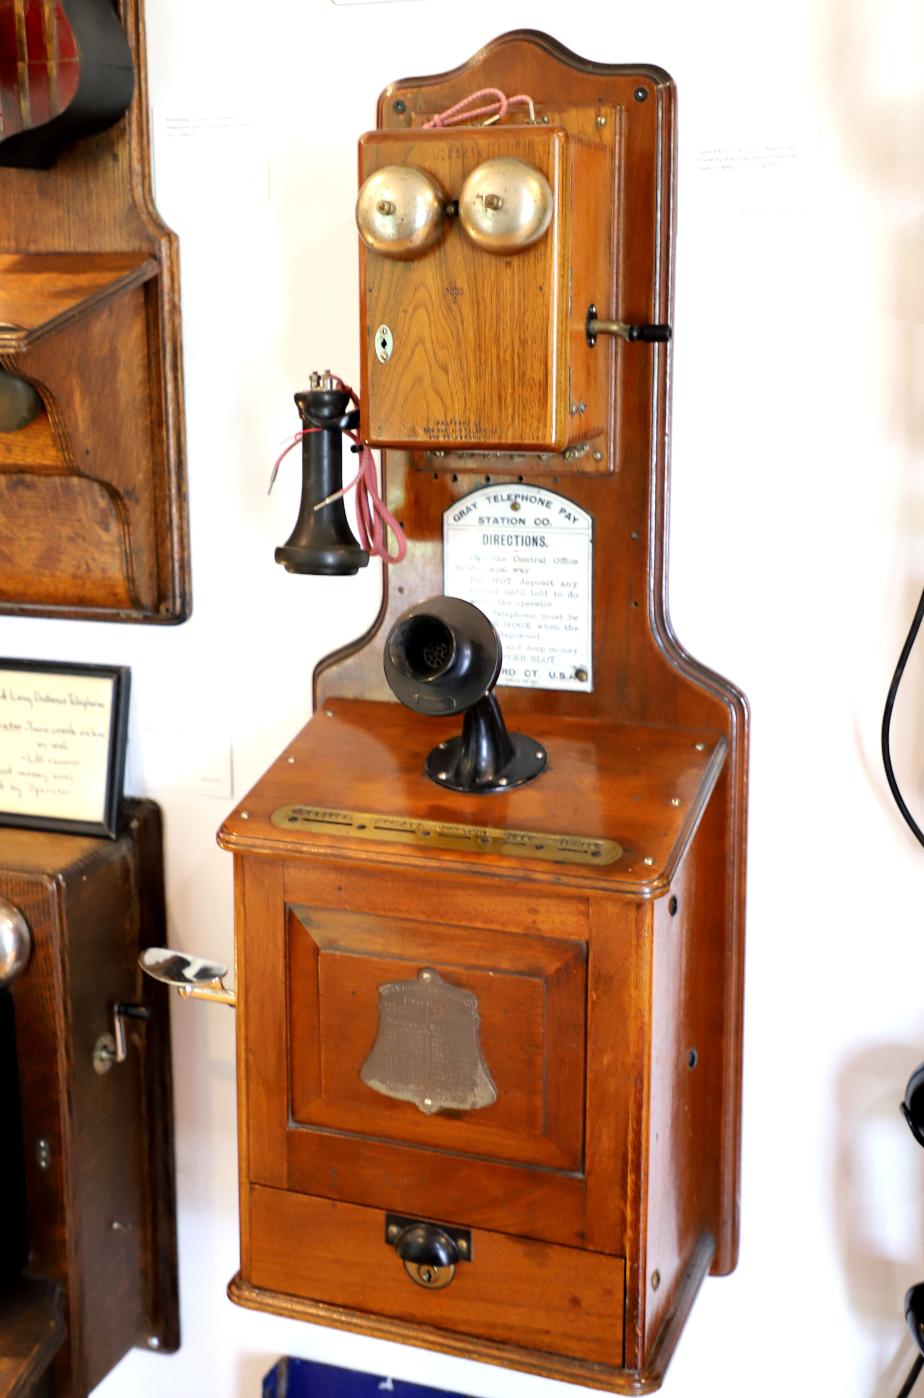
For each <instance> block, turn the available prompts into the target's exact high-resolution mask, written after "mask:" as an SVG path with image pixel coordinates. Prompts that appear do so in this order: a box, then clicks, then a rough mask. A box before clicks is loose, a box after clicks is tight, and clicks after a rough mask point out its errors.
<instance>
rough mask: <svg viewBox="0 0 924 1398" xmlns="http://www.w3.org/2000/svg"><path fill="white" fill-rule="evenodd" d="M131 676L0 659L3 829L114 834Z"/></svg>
mask: <svg viewBox="0 0 924 1398" xmlns="http://www.w3.org/2000/svg"><path fill="white" fill-rule="evenodd" d="M129 682H130V671H129V670H127V669H125V668H123V667H121V666H105V665H70V664H65V663H61V664H57V663H48V662H45V661H28V660H0V825H22V826H26V827H29V828H32V829H40V830H59V831H64V832H72V833H77V834H87V835H108V836H114V835H115V834H116V826H117V823H118V807H119V801H120V799H121V796H122V778H123V772H124V768H125V741H126V731H127V728H126V725H127V719H128V695H129Z"/></svg>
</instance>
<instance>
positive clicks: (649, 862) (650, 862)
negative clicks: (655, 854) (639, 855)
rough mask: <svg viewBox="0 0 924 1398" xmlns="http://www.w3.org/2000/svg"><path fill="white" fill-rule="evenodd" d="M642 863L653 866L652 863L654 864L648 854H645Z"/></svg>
mask: <svg viewBox="0 0 924 1398" xmlns="http://www.w3.org/2000/svg"><path fill="white" fill-rule="evenodd" d="M642 863H643V864H653V863H654V860H653V859H652V857H651V855H650V854H646V855H645V858H644V859H643V860H642Z"/></svg>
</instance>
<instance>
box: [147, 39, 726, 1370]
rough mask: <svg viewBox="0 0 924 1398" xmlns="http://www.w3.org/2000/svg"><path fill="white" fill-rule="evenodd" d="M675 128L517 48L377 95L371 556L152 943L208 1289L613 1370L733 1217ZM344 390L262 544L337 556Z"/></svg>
mask: <svg viewBox="0 0 924 1398" xmlns="http://www.w3.org/2000/svg"><path fill="white" fill-rule="evenodd" d="M485 89H490V90H491V91H490V92H488V93H487V94H486V95H482V93H483V91H484V90H485ZM505 94H506V95H505ZM492 115H493V116H495V117H499V118H500V119H498V120H494V121H493V123H489V124H485V122H486V119H489V118H490V117H491V116H492ZM674 122H675V98H674V87H673V84H672V82H671V80H670V79H669V78H668V77H667V75H666V74H665V73H664V72H662V71H661V70H660V69H657V68H651V67H632V68H629V67H619V66H607V65H603V64H598V63H592V62H588V61H586V60H583V59H580V58H577V57H575V56H574V55H573V54H570V53H568V52H567V51H565V50H564V49H563V48H562V47H561V46H560V45H558V44H557V43H555V42H554V41H553V40H551V39H549V38H548V37H546V36H544V35H542V34H538V33H529V32H527V33H515V34H509V35H506V36H504V37H503V38H501V39H498V40H496V41H495V42H493V43H491V44H489V45H488V47H487V48H485V49H484V50H482V51H481V52H480V53H479V54H477V55H476V56H475V57H474V58H473V59H472V60H471V61H470V62H469V63H467V64H465V65H463V66H462V67H461V68H459V69H456V70H455V71H453V72H451V73H447V74H443V75H440V76H437V77H432V78H420V79H413V80H409V81H405V82H400V83H396V84H394V85H392V86H391V87H389V88H387V89H386V91H385V93H384V94H383V96H382V98H381V99H380V103H379V110H378V129H377V130H376V131H374V132H371V133H370V134H368V135H366V136H364V137H363V139H362V140H361V142H360V186H361V189H360V196H359V203H358V211H357V218H358V223H359V228H360V232H361V235H362V237H361V244H360V267H361V285H362V309H361V345H362V386H361V394H360V399H361V405H362V406H361V409H360V422H359V427H358V436H359V439H360V441H361V443H362V444H364V445H374V446H378V447H384V448H386V449H387V458H386V459H385V460H384V463H383V468H382V475H383V487H382V495H383V508H384V509H385V510H387V511H388V515H389V518H391V519H393V520H394V522H395V524H396V526H397V528H398V529H400V531H401V532H402V534H403V536H404V541H405V547H406V553H405V554H404V556H403V560H402V561H401V562H400V563H396V565H395V566H394V568H392V569H388V570H386V572H387V573H388V576H387V577H386V580H385V587H384V595H383V601H382V607H381V611H380V613H379V615H378V617H377V619H376V621H375V623H374V625H373V627H372V628H371V630H370V631H369V633H368V634H367V635H365V636H364V637H363V638H362V639H361V640H360V641H359V642H357V643H355V644H352V645H349V646H347V647H345V648H344V649H342V650H340V651H338V652H336V653H335V654H333V655H331V656H329V657H328V658H327V659H326V660H325V661H323V662H322V664H321V665H320V666H319V667H318V670H317V672H316V674H315V686H314V687H315V714H314V717H313V718H312V720H311V722H310V723H309V724H308V725H307V727H306V728H305V729H304V730H303V731H302V732H301V733H300V734H299V735H298V736H297V737H296V738H295V739H294V741H293V742H292V743H291V745H290V746H289V747H288V748H287V749H286V750H285V751H284V752H283V753H282V754H281V755H280V758H279V760H278V762H276V763H275V764H274V765H273V766H272V767H271V768H270V770H269V771H268V772H267V773H266V775H265V776H264V777H263V778H262V779H261V780H260V781H259V782H258V783H257V785H256V786H255V787H254V789H253V790H252V791H251V792H250V793H249V795H248V796H247V797H246V798H245V799H244V800H243V801H242V802H241V804H240V805H239V806H238V807H237V809H236V810H235V811H234V812H233V813H232V814H231V815H230V816H229V818H228V820H227V821H226V822H225V824H224V826H223V827H222V830H221V833H220V837H219V838H220V842H221V843H222V845H223V846H224V847H225V848H227V849H230V850H231V851H233V853H234V856H235V860H234V863H235V886H236V910H237V911H236V925H237V940H236V970H237V983H236V989H235V990H234V991H231V990H229V989H227V988H226V987H225V985H224V980H223V977H224V974H225V972H224V968H223V967H220V966H217V965H215V964H213V963H203V962H201V961H197V960H193V959H191V958H176V957H174V958H173V959H172V961H170V962H169V964H166V965H165V958H169V957H170V956H171V954H170V953H166V952H164V953H161V955H160V958H156V957H155V958H152V969H154V970H155V972H157V971H158V969H159V971H160V974H161V975H162V976H165V977H166V978H167V979H170V980H171V981H173V982H174V983H178V984H179V985H180V986H181V987H182V989H183V991H184V993H185V994H187V995H192V996H200V997H204V998H210V999H217V1000H220V1001H223V1002H225V1003H230V1002H234V1001H235V1000H236V1013H237V1016H238V1024H237V1029H238V1064H239V1088H240V1093H239V1104H240V1108H239V1109H240V1183H241V1269H240V1273H239V1275H238V1276H237V1277H236V1278H235V1279H234V1280H233V1282H232V1283H231V1286H230V1294H231V1296H232V1298H233V1299H234V1300H236V1301H238V1302H239V1303H240V1304H242V1305H245V1306H251V1307H256V1308H260V1309H268V1310H271V1311H275V1312H277V1313H280V1314H284V1315H288V1316H293V1317H301V1318H304V1319H307V1320H313V1321H318V1322H321V1323H324V1324H330V1325H334V1326H339V1327H344V1328H347V1329H356V1330H362V1331H366V1332H368V1333H371V1334H375V1335H380V1336H386V1337H389V1338H395V1339H401V1340H406V1341H409V1342H411V1343H414V1344H420V1345H425V1346H429V1347H431V1348H434V1349H441V1350H445V1351H448V1352H451V1353H455V1354H462V1355H467V1356H470V1357H474V1358H479V1359H483V1360H488V1361H490V1362H493V1363H499V1364H505V1365H510V1366H513V1367H516V1368H520V1369H526V1370H531V1371H534V1372H537V1373H541V1374H545V1375H548V1376H552V1377H557V1378H563V1379H569V1380H572V1381H576V1382H580V1383H584V1384H588V1385H591V1386H594V1387H597V1388H603V1389H607V1390H610V1391H614V1392H622V1393H639V1392H648V1391H650V1390H651V1389H653V1388H655V1387H657V1385H658V1384H659V1383H660V1381H661V1378H662V1376H663V1373H664V1370H665V1367H666V1365H667V1362H668V1359H669V1357H670V1354H671V1352H672V1350H673V1347H674V1345H675V1343H676V1341H677V1338H678V1335H679V1332H680V1330H681V1328H682V1325H683V1322H684V1319H685V1317H686V1314H687V1312H688V1310H689V1308H690V1306H691V1304H692V1301H693V1299H694V1296H695V1294H696V1291H697V1289H698V1287H699V1285H700V1283H701V1281H702V1279H703V1277H704V1276H705V1275H706V1274H707V1273H708V1272H710V1271H711V1272H714V1273H725V1272H728V1271H730V1270H731V1269H732V1268H733V1267H734V1265H735V1260H736V1251H737V1236H738V1202H737V1200H738V1151H739V1096H740V1053H741V986H742V946H743V907H744V837H745V814H746V812H745V790H746V743H747V709H746V705H745V701H744V699H743V698H742V696H741V695H740V694H739V693H738V691H737V690H736V689H734V688H733V687H732V686H731V685H729V684H728V683H727V682H726V681H725V680H723V679H721V678H719V677H718V676H717V675H715V674H713V673H712V672H711V671H709V670H707V669H705V668H703V667H702V666H700V665H698V664H697V663H696V662H695V661H693V660H692V659H691V658H690V657H689V656H688V655H687V654H686V653H685V652H684V651H683V650H682V648H681V647H680V645H679V644H678V642H677V641H676V639H675V637H674V635H673V632H672V630H671V627H670V623H669V621H668V618H667V612H666V602H665V575H666V553H665V550H666V513H667V483H666V482H667V474H666V468H667V461H666V455H667V445H666V444H667V436H668V389H669V349H668V345H667V340H668V337H669V329H668V327H669V323H670V318H671V299H672V286H671V278H672V228H673V181H674V166H673V149H674ZM338 382H339V381H336V380H335V378H334V376H332V375H321V374H319V375H318V376H317V377H316V378H315V379H314V380H313V382H312V386H311V387H310V388H309V390H307V391H306V393H305V394H304V395H299V410H300V413H301V415H302V421H303V429H304V431H305V433H306V435H304V436H302V437H301V439H300V440H301V441H302V443H303V450H304V453H305V462H306V472H305V477H304V481H305V489H304V492H303V510H302V513H301V514H300V517H299V523H298V525H297V526H296V530H295V532H294V534H293V537H292V539H290V540H289V542H288V543H287V544H286V545H284V546H283V547H282V548H281V549H280V550H279V551H278V554H277V557H278V558H279V559H280V561H281V562H282V563H283V564H284V565H285V566H286V567H292V568H295V569H296V570H305V571H318V572H322V573H324V572H326V573H334V572H354V571H355V570H356V568H357V567H359V566H362V565H363V564H364V563H366V562H367V555H368V554H369V552H370V549H369V548H367V547H366V544H365V543H364V542H363V541H360V545H357V543H356V540H355V539H353V538H352V535H351V534H350V531H349V529H348V527H347V526H346V520H345V517H344V516H343V515H342V497H339V496H338V489H339V486H340V479H341V478H340V476H339V475H338V469H337V468H338V466H339V463H338V462H335V461H334V459H333V456H332V454H331V437H330V434H331V432H333V433H334V435H335V437H336V440H337V442H338V448H337V449H338V450H339V435H340V432H341V431H342V430H343V429H348V430H350V431H356V430H357V429H356V428H355V427H351V426H350V423H349V422H348V421H347V420H346V418H347V417H348V412H349V409H348V402H349V395H348V393H347V391H346V390H343V389H342V386H338ZM315 454H317V457H318V469H315V468H314V466H312V459H313V457H314V455H315ZM322 458H323V460H322ZM322 468H323V469H322ZM370 489H371V486H370ZM325 501H326V502H327V503H324V502H325ZM316 506H317V507H319V508H315V507H316ZM335 511H336V512H335ZM381 517H382V518H385V517H384V516H381ZM386 523H387V520H386ZM348 534H349V535H350V537H349V538H348V537H347V535H348ZM395 537H396V538H397V535H395ZM379 551H381V549H379ZM397 552H398V553H400V552H401V546H400V543H399V546H398V550H397ZM393 556H394V557H397V554H395V555H393ZM498 638H499V639H498ZM495 684H496V686H497V688H496V692H495V688H494V686H495ZM498 696H499V699H498ZM395 698H397V699H399V700H401V701H403V703H400V704H399V703H396V702H395ZM500 706H502V707H503V710H504V716H505V717H504V718H502V717H501V713H500ZM508 722H509V725H510V727H509V729H508V727H507V723H508ZM460 725H461V727H462V732H461V733H460ZM518 735H519V736H518Z"/></svg>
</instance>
